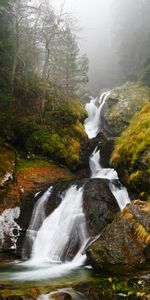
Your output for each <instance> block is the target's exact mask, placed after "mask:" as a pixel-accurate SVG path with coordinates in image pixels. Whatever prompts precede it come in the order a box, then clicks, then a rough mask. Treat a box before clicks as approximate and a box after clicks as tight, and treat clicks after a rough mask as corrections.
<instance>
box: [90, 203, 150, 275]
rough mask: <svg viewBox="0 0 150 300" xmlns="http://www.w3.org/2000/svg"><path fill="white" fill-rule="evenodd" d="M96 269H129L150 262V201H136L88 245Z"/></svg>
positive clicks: (92, 263)
mask: <svg viewBox="0 0 150 300" xmlns="http://www.w3.org/2000/svg"><path fill="white" fill-rule="evenodd" d="M87 256H88V259H89V262H90V263H91V265H92V266H93V267H94V268H95V269H103V270H107V271H108V270H111V271H112V270H114V271H115V270H116V266H118V265H119V270H128V268H133V269H134V268H137V267H139V266H143V265H144V263H147V262H148V263H149V262H150V204H149V203H144V202H142V201H140V200H135V201H133V202H132V203H131V204H129V205H128V206H127V207H126V208H125V209H124V210H123V212H122V213H120V214H119V215H118V216H117V217H116V218H115V219H114V221H113V222H112V223H111V224H109V225H107V226H106V227H105V229H104V230H103V232H102V234H101V236H100V237H99V238H98V239H97V240H96V241H95V242H94V243H93V244H92V245H90V246H89V247H88V248H87Z"/></svg>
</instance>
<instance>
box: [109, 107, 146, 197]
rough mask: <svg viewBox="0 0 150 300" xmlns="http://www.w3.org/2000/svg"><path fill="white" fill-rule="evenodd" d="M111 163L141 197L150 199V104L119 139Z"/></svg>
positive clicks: (138, 114)
mask: <svg viewBox="0 0 150 300" xmlns="http://www.w3.org/2000/svg"><path fill="white" fill-rule="evenodd" d="M110 163H111V165H113V166H114V167H115V168H117V169H118V170H119V172H120V174H121V177H122V179H123V181H124V182H125V183H126V184H127V185H128V186H130V187H132V188H133V189H135V190H137V191H138V192H139V193H140V196H141V198H143V199H150V194H149V185H150V104H146V105H144V107H143V108H142V110H141V111H140V112H138V113H137V114H135V116H134V118H133V119H132V121H131V123H130V125H129V127H128V128H127V129H126V130H125V131H124V132H123V133H122V135H121V136H120V137H119V138H118V139H117V141H116V145H115V149H114V151H113V153H112V157H111V161H110Z"/></svg>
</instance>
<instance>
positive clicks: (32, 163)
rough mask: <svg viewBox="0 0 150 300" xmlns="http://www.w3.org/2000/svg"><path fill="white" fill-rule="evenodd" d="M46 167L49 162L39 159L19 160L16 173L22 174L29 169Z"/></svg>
mask: <svg viewBox="0 0 150 300" xmlns="http://www.w3.org/2000/svg"><path fill="white" fill-rule="evenodd" d="M46 166H49V161H46V160H44V159H41V158H36V159H35V160H32V159H29V160H20V161H19V162H18V165H17V171H18V172H24V171H26V170H27V169H28V168H29V167H46Z"/></svg>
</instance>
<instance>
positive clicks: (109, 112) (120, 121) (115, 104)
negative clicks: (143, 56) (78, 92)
mask: <svg viewBox="0 0 150 300" xmlns="http://www.w3.org/2000/svg"><path fill="white" fill-rule="evenodd" d="M149 101H150V89H149V88H148V87H145V86H142V85H141V84H140V83H138V82H137V83H133V82H127V83H125V84H124V85H122V86H119V87H116V88H114V89H112V91H111V92H110V95H109V96H108V97H107V100H106V103H105V105H104V106H103V111H102V127H103V131H104V133H105V134H106V135H107V136H109V137H117V136H119V135H120V134H121V132H122V131H123V130H124V129H125V128H126V127H127V126H128V125H129V123H130V120H131V118H132V117H133V116H134V114H135V113H136V112H137V111H139V110H140V109H141V107H142V106H143V105H144V104H145V103H147V102H149Z"/></svg>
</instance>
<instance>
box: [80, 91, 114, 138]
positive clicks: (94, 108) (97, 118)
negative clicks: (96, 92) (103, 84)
mask: <svg viewBox="0 0 150 300" xmlns="http://www.w3.org/2000/svg"><path fill="white" fill-rule="evenodd" d="M109 94H110V92H104V93H102V95H101V96H100V97H99V98H95V99H92V100H91V101H90V103H87V104H86V106H85V108H86V111H87V113H88V118H87V119H86V120H85V123H84V128H85V132H86V133H87V135H88V137H89V139H92V138H94V137H96V136H97V134H98V133H99V132H100V127H101V112H102V108H103V106H104V104H105V101H106V99H107V97H108V95H109Z"/></svg>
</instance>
